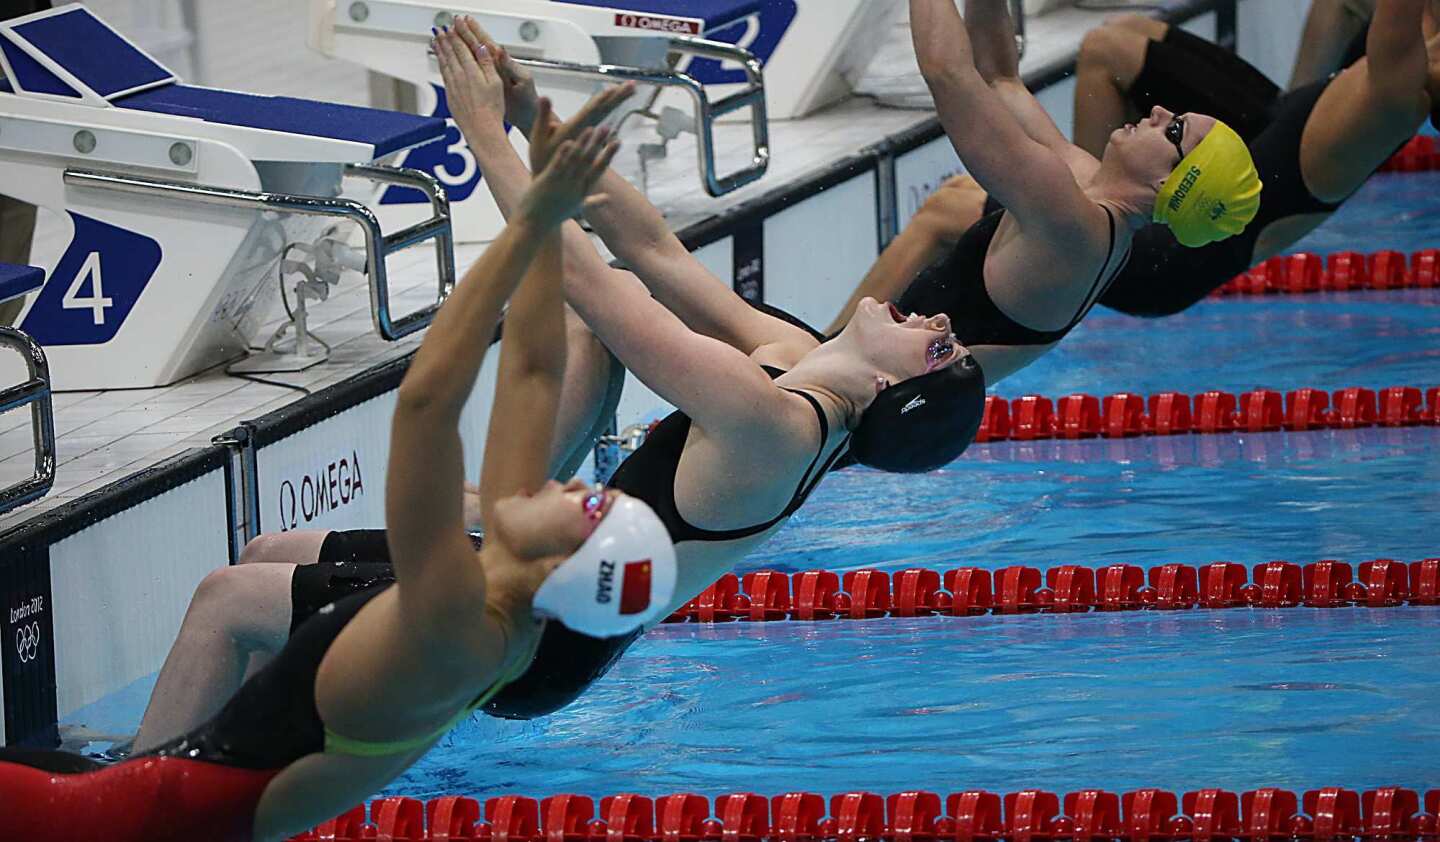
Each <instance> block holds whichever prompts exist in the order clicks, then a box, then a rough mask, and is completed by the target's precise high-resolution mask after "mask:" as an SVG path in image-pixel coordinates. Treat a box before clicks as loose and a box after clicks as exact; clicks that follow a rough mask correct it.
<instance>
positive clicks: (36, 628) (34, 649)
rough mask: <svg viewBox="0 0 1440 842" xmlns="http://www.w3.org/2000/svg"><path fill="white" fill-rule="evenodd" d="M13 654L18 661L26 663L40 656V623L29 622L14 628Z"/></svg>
mask: <svg viewBox="0 0 1440 842" xmlns="http://www.w3.org/2000/svg"><path fill="white" fill-rule="evenodd" d="M15 654H17V655H19V656H20V663H22V664H28V663H30V662H31V661H33V660H35V659H36V658H39V657H40V624H39V623H38V622H35V623H29V624H28V625H24V626H21V627H19V628H18V629H16V630H15Z"/></svg>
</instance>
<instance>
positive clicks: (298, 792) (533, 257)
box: [0, 89, 675, 842]
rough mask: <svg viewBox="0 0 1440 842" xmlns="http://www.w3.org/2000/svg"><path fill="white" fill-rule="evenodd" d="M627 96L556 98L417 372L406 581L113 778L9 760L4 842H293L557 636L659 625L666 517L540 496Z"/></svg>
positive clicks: (1, 785) (53, 763)
mask: <svg viewBox="0 0 1440 842" xmlns="http://www.w3.org/2000/svg"><path fill="white" fill-rule="evenodd" d="M621 99H622V94H621V93H620V92H619V91H617V90H615V89H612V90H610V91H607V92H605V93H602V94H600V95H598V96H597V97H596V98H595V99H593V100H592V101H591V102H590V104H589V105H587V106H586V108H585V109H583V110H582V111H581V112H580V114H579V115H577V117H576V118H575V119H574V120H572V121H571V122H570V123H567V124H565V125H563V126H555V125H553V124H552V123H551V121H549V120H548V119H547V117H548V114H549V110H548V103H542V104H541V106H540V109H539V115H538V116H539V118H540V120H541V125H539V126H537V127H536V128H535V130H534V131H533V132H532V144H531V147H530V155H531V163H532V166H533V168H534V169H535V170H536V171H537V172H539V173H540V175H539V176H538V177H537V178H536V179H535V181H534V183H533V185H532V187H531V189H530V190H529V191H528V192H527V193H526V195H525V196H524V197H523V198H522V199H521V201H520V203H519V206H518V208H517V211H516V213H515V214H513V216H512V220H511V222H510V224H509V225H508V226H507V228H506V229H505V230H504V231H503V232H502V233H501V234H500V236H499V238H498V239H497V240H496V241H495V242H494V243H492V244H491V245H490V247H489V248H488V249H486V251H485V254H484V255H483V256H482V257H481V258H480V260H479V261H477V262H476V264H475V265H474V266H473V267H471V269H470V270H469V272H467V273H466V276H465V278H464V280H463V281H462V282H461V283H460V284H458V285H457V286H456V289H455V292H454V293H453V294H452V295H451V297H450V299H449V300H448V301H447V302H446V304H445V306H444V307H443V308H441V310H440V312H439V313H438V314H437V315H436V317H435V320H434V323H433V324H432V325H431V327H430V329H429V331H428V332H427V333H426V335H425V339H424V342H423V343H422V345H421V346H420V349H419V351H418V352H417V353H416V355H415V357H414V360H413V361H412V363H411V365H410V368H409V371H408V372H407V373H406V375H405V379H404V381H403V382H402V384H401V386H400V388H399V392H398V395H397V399H396V407H395V415H394V421H393V425H392V430H391V446H390V447H391V449H390V461H389V474H388V478H387V486H386V493H385V502H386V525H387V527H388V529H389V534H390V540H391V542H392V544H393V549H394V552H393V559H392V561H393V564H394V580H395V581H394V582H393V583H390V584H384V585H381V586H378V587H374V588H371V589H369V590H366V591H363V592H360V593H357V594H353V595H351V596H348V597H346V598H344V599H341V600H339V601H337V602H334V603H331V604H329V605H327V606H325V607H324V608H321V609H320V610H319V611H318V612H316V614H315V616H314V617H312V618H311V619H310V621H309V622H307V623H305V624H304V626H303V627H302V628H301V629H300V630H299V631H298V632H297V633H296V634H295V636H294V637H293V638H291V640H290V641H289V642H288V643H287V644H286V645H285V647H284V649H283V650H282V651H281V652H280V654H279V655H278V656H277V657H276V658H275V659H274V660H273V661H272V662H271V663H270V664H269V665H267V666H266V667H265V668H263V669H261V670H260V671H259V672H258V673H257V674H256V675H255V676H253V677H252V678H251V679H250V680H249V681H248V682H247V683H246V684H245V685H244V686H243V687H242V688H241V689H240V691H239V693H238V694H237V695H236V696H235V697H234V698H233V699H232V700H231V701H230V702H229V703H228V704H227V705H226V706H225V707H224V708H223V709H222V710H221V711H220V712H219V714H218V715H217V716H215V717H214V718H213V719H211V720H210V721H208V722H207V723H205V724H204V725H202V726H200V727H199V728H198V729H196V730H194V731H192V732H190V733H187V734H184V735H182V736H179V737H177V738H175V739H173V740H171V741H169V742H167V743H165V744H163V745H161V746H159V747H156V748H154V749H152V750H150V751H148V752H145V753H143V754H140V755H136V756H134V757H132V758H130V759H128V760H126V761H123V762H120V763H117V764H115V765H113V766H109V767H100V768H97V767H95V766H94V765H93V764H92V763H90V762H88V761H86V760H84V759H83V758H80V757H77V756H74V755H66V754H63V753H58V752H38V751H33V750H24V749H3V750H0V793H3V796H4V799H5V803H7V804H9V805H12V808H11V809H5V810H0V838H3V839H7V840H11V839H14V840H21V839H23V840H27V841H28V842H44V841H45V840H67V842H68V840H75V839H106V840H112V842H142V840H143V841H144V842H166V840H174V842H180V840H193V839H218V840H236V841H237V842H238V840H279V839H282V838H285V837H286V836H288V835H289V834H292V833H295V832H297V831H301V830H303V829H305V828H307V827H310V826H313V825H314V824H316V823H317V822H320V821H324V820H326V819H328V818H330V817H332V816H334V815H336V814H337V813H339V812H340V811H342V810H344V809H346V808H348V807H349V806H350V805H352V804H354V803H356V802H357V801H360V800H362V799H364V798H366V797H368V796H370V795H371V794H373V793H374V792H376V791H377V790H379V789H380V788H381V787H383V786H384V785H385V784H386V783H388V782H389V781H391V780H393V779H394V778H395V777H396V776H397V775H398V774H400V773H401V772H402V771H403V770H405V769H406V768H408V767H409V766H410V764H411V763H413V762H414V761H415V760H416V759H418V758H419V757H420V756H421V755H423V754H424V753H425V752H426V751H427V750H428V749H429V748H430V747H431V746H432V745H433V744H434V743H435V741H436V740H437V739H439V737H440V736H441V735H443V734H444V733H445V732H446V731H448V730H449V729H450V728H451V727H452V726H453V725H454V724H455V723H456V722H458V721H459V720H460V719H461V718H463V717H465V716H466V715H468V714H469V712H470V711H471V710H473V709H474V708H476V707H478V706H480V705H483V704H484V703H485V702H486V701H488V700H489V699H490V698H492V697H493V696H494V695H495V694H496V693H498V692H500V691H501V690H502V689H503V688H504V687H505V685H506V684H507V683H508V682H509V681H511V680H512V679H513V678H515V677H516V676H517V675H518V674H519V673H520V672H522V671H523V670H524V669H525V668H526V666H527V664H528V663H529V660H530V658H531V656H532V654H533V652H534V650H535V647H536V645H537V644H538V642H539V639H540V636H541V635H542V634H543V629H545V628H549V627H551V626H556V625H561V624H565V625H567V626H569V627H571V628H573V629H576V630H577V631H579V632H583V633H586V634H590V635H607V634H622V633H626V632H628V631H630V630H632V629H633V628H635V627H637V626H640V625H643V624H644V623H647V622H651V621H654V620H656V619H658V618H659V617H662V616H663V612H664V610H665V609H666V607H667V606H668V604H669V602H670V599H671V596H672V593H673V590H674V585H675V562H674V549H673V546H672V545H671V542H670V540H669V538H668V536H667V535H666V533H665V527H664V525H663V524H662V523H661V522H660V520H659V519H658V518H657V517H656V515H655V513H654V512H653V511H652V510H651V509H650V508H649V507H648V506H646V505H645V504H644V503H642V502H640V501H639V500H636V499H634V498H633V497H629V496H627V495H624V494H622V493H619V492H616V491H613V490H611V491H606V490H600V489H592V488H588V487H586V486H584V485H582V484H580V483H578V482H577V483H571V484H569V485H563V486H562V485H560V484H559V483H556V482H546V481H545V477H546V474H547V471H548V468H549V465H548V464H547V463H548V456H549V452H550V449H551V445H552V439H553V437H554V418H555V416H556V412H557V408H558V404H559V399H560V397H559V396H560V391H561V383H562V381H563V378H564V371H565V365H566V344H565V341H564V338H565V326H564V314H563V298H562V289H561V280H560V275H561V268H562V255H561V250H560V242H559V238H558V231H557V227H558V225H559V224H560V222H561V221H562V220H564V219H567V218H569V217H570V216H572V215H573V214H575V213H576V212H578V211H579V209H580V206H581V203H582V201H584V200H585V198H586V195H587V194H588V193H590V191H591V188H592V186H593V185H594V184H595V182H596V180H597V179H598V178H599V176H600V173H601V171H602V170H603V169H604V167H605V164H606V162H607V161H608V160H609V158H610V157H611V156H612V155H614V153H615V149H616V145H615V143H614V142H613V141H612V140H611V139H610V138H609V135H608V132H606V131H605V130H601V129H596V128H590V127H589V126H591V125H593V124H594V123H596V122H598V121H599V120H600V119H602V118H603V117H604V116H605V115H606V114H607V113H608V112H609V111H611V110H613V109H614V108H615V107H616V106H617V105H618V104H619V102H620V101H621ZM522 277H523V278H524V281H523V283H519V282H520V279H521V278H522ZM517 283H519V289H518V291H516V286H517ZM512 292H514V293H515V295H514V299H513V301H512V303H511V306H510V310H509V316H508V320H509V329H507V330H506V331H505V336H504V338H503V340H502V342H501V347H500V367H499V375H498V381H497V387H496V396H495V405H494V410H493V413H492V416H491V423H490V431H489V435H488V438H487V442H486V458H485V464H484V470H483V473H482V476H481V481H480V491H479V502H480V507H481V509H482V513H483V517H484V520H485V522H486V523H487V524H489V525H490V533H489V538H488V540H487V541H486V542H485V545H484V547H483V548H481V549H480V550H479V551H478V552H477V551H476V550H475V549H474V548H473V547H472V545H471V542H470V540H469V538H468V537H467V535H466V532H465V530H464V524H463V503H462V496H463V492H462V486H463V481H462V480H463V478H462V476H461V473H462V470H463V468H462V465H463V458H462V452H461V451H462V448H461V441H460V432H459V421H460V415H461V412H462V409H463V407H464V405H465V403H466V400H467V399H468V397H469V395H470V392H471V391H472V390H473V388H474V385H475V379H476V376H477V374H478V372H479V370H480V366H481V362H482V360H483V357H484V355H485V351H486V346H487V343H485V342H477V341H475V340H476V337H488V336H491V335H493V332H494V330H495V328H496V325H497V323H498V322H499V319H500V314H501V309H502V307H503V305H504V303H505V301H506V299H508V298H510V296H511V293H512ZM602 597H603V598H602ZM17 804H20V805H23V806H22V807H14V805H17Z"/></svg>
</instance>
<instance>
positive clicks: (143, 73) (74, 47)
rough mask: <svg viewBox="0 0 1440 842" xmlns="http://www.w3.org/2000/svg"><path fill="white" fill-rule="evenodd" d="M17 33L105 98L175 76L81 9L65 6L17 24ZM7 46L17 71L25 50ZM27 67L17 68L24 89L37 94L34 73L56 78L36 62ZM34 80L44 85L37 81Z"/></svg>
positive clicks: (11, 45)
mask: <svg viewBox="0 0 1440 842" xmlns="http://www.w3.org/2000/svg"><path fill="white" fill-rule="evenodd" d="M13 31H14V32H15V33H16V34H17V35H19V36H20V37H21V38H23V39H24V40H26V41H28V42H29V43H30V46H32V47H34V48H35V49H37V50H39V51H40V52H41V53H43V54H44V55H45V56H46V57H47V58H49V59H51V60H52V61H54V62H55V63H56V64H59V65H60V66H61V67H63V68H65V70H66V71H67V72H69V73H71V74H73V75H74V76H75V78H77V79H79V80H80V82H81V83H82V84H84V85H85V87H87V88H89V89H90V90H92V91H94V92H95V93H97V94H99V95H100V96H101V97H104V98H105V99H109V98H110V97H113V96H118V95H122V94H125V93H127V92H129V91H134V90H138V89H140V88H144V87H148V86H151V85H157V84H161V83H164V82H169V81H171V80H173V79H174V78H175V74H173V73H171V72H170V71H169V70H167V69H166V68H165V67H164V66H163V65H161V64H160V63H159V62H158V61H155V60H154V59H152V58H150V57H149V56H147V55H145V53H144V52H143V51H141V50H140V48H138V47H136V46H134V45H133V44H131V43H130V42H129V41H126V40H125V39H124V38H123V37H122V36H121V35H120V34H119V33H117V32H116V31H115V30H113V29H111V28H110V27H109V26H107V25H106V24H105V22H104V21H102V20H100V19H99V18H97V17H95V16H94V15H93V14H91V13H90V10H89V9H86V8H85V7H83V6H72V7H69V8H68V9H66V8H65V7H62V8H61V11H60V12H59V13H58V14H53V15H47V16H45V17H40V18H36V19H33V20H29V21H26V22H24V23H20V24H17V25H16V26H15V27H14V29H13ZM5 46H6V50H5V56H6V58H7V59H9V60H10V61H11V63H12V66H13V64H14V63H15V56H16V54H18V53H20V52H21V51H20V50H19V49H18V48H17V47H16V46H15V45H14V44H9V43H7V44H6V45H5ZM25 58H27V59H28V58H29V57H28V56H26V57H25ZM21 63H22V64H23V63H24V62H23V61H22V62H21ZM29 64H30V65H32V67H27V68H26V69H25V70H22V69H21V68H18V67H17V68H15V71H16V75H17V77H18V80H19V82H20V87H22V88H25V89H26V90H36V88H35V87H33V86H32V84H31V75H33V73H34V71H35V70H39V71H41V72H42V73H44V74H45V75H47V76H49V77H50V78H51V79H55V77H54V75H53V74H51V73H50V72H49V71H48V70H46V69H45V68H44V67H41V66H40V65H39V64H38V63H37V62H35V61H34V60H33V59H31V60H30V62H29ZM36 81H39V82H42V83H43V82H44V81H45V80H43V79H40V78H37V79H36ZM56 81H59V80H58V79H57V80H56ZM62 84H63V83H62ZM67 87H68V86H67Z"/></svg>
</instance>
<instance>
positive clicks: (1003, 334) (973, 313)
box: [895, 205, 1126, 346]
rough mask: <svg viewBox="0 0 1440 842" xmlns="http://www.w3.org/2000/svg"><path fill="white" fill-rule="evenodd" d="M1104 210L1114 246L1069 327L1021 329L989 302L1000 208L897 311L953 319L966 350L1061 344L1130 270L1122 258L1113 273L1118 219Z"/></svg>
mask: <svg viewBox="0 0 1440 842" xmlns="http://www.w3.org/2000/svg"><path fill="white" fill-rule="evenodd" d="M1100 207H1101V209H1102V210H1104V211H1105V218H1106V220H1108V221H1109V223H1110V247H1109V250H1108V251H1107V252H1106V253H1105V261H1104V262H1103V263H1102V264H1101V265H1100V271H1099V273H1098V274H1097V276H1096V278H1095V282H1094V284H1092V285H1091V288H1090V291H1089V293H1087V294H1086V296H1085V301H1084V303H1083V304H1082V305H1081V306H1080V309H1079V310H1078V311H1076V313H1075V316H1074V318H1072V319H1071V320H1070V321H1069V322H1068V323H1067V324H1066V325H1065V326H1064V327H1061V328H1059V329H1057V330H1036V329H1035V328H1032V327H1028V326H1026V325H1022V324H1020V323H1019V322H1017V321H1015V320H1014V319H1013V318H1011V317H1010V316H1008V315H1006V313H1005V312H1004V311H1003V310H1001V309H1000V307H999V306H997V305H996V304H995V300H994V299H993V298H991V297H990V291H989V289H987V288H986V285H985V256H986V254H987V253H988V252H989V250H990V243H991V242H992V241H993V240H994V239H995V232H996V230H997V229H998V228H999V227H1000V221H1001V219H1002V218H1003V217H1004V214H1005V211H1004V209H1003V208H1000V207H998V206H996V207H995V209H994V210H991V211H990V212H988V213H986V215H985V216H982V217H981V218H980V220H979V221H978V222H976V223H975V224H974V225H971V226H970V228H969V230H967V231H966V232H965V234H964V235H963V236H961V238H960V240H959V242H957V243H956V244H955V248H954V249H953V250H952V251H951V252H950V254H949V255H948V256H946V257H945V258H944V259H942V260H940V261H937V262H936V263H933V264H931V265H930V266H928V267H927V268H926V269H925V270H924V271H922V272H921V273H920V274H919V275H918V276H917V277H916V278H915V280H914V281H912V282H911V284H910V287H909V288H908V289H906V290H905V294H904V295H902V296H900V300H899V302H897V303H896V305H895V306H896V307H898V308H899V309H900V311H901V312H903V313H920V314H923V315H926V316H933V315H935V314H937V313H944V314H945V315H947V316H949V317H950V326H951V329H952V330H953V331H954V332H955V338H956V339H959V340H960V343H961V344H963V345H968V346H975V345H1008V346H1023V345H1050V344H1053V343H1055V342H1059V341H1060V340H1061V339H1063V338H1064V337H1065V334H1067V333H1069V332H1070V331H1071V330H1073V329H1074V328H1075V326H1076V325H1077V324H1079V323H1080V320H1081V319H1083V318H1085V314H1086V313H1089V312H1090V308H1091V307H1094V306H1095V303H1096V301H1098V300H1099V299H1100V298H1101V296H1102V295H1104V293H1105V290H1106V289H1108V288H1109V286H1110V284H1111V283H1112V282H1113V281H1114V279H1115V278H1116V277H1117V276H1118V275H1119V274H1120V273H1121V271H1122V270H1123V268H1124V265H1125V261H1126V257H1125V256H1122V257H1121V258H1120V260H1119V262H1118V263H1117V264H1115V265H1116V266H1118V268H1111V267H1112V263H1114V262H1115V237H1116V231H1115V216H1114V214H1112V213H1111V211H1110V209H1109V208H1107V207H1105V206H1104V205H1101V206H1100Z"/></svg>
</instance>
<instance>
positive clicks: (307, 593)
mask: <svg viewBox="0 0 1440 842" xmlns="http://www.w3.org/2000/svg"><path fill="white" fill-rule="evenodd" d="M393 581H395V569H394V568H393V567H391V566H390V548H389V547H388V546H386V544H385V530H383V529H351V530H344V531H342V530H335V531H333V532H331V533H330V534H329V535H327V536H325V543H323V544H321V545H320V557H319V561H317V562H316V563H315V564H302V565H300V566H299V567H296V568H295V573H294V575H293V576H291V577H290V634H291V635H294V634H295V632H296V630H297V629H299V628H300V626H301V625H302V624H304V622H305V621H306V620H308V619H310V617H312V616H314V614H315V612H316V611H319V610H320V609H321V608H324V607H325V606H326V605H329V604H330V603H332V602H335V601H336V600H338V599H343V598H344V597H347V596H350V595H351V594H355V593H360V592H361V591H365V590H369V589H370V588H373V587H375V586H376V585H384V584H389V583H390V582H393Z"/></svg>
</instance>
